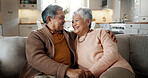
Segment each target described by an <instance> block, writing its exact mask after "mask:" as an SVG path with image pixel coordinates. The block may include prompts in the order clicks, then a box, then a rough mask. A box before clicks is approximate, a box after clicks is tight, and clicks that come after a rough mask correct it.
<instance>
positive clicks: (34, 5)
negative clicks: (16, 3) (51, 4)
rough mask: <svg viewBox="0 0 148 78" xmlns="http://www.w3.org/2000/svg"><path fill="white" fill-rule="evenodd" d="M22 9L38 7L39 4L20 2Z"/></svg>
mask: <svg viewBox="0 0 148 78" xmlns="http://www.w3.org/2000/svg"><path fill="white" fill-rule="evenodd" d="M20 9H37V4H20Z"/></svg>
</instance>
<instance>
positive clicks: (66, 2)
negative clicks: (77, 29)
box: [38, 0, 87, 20]
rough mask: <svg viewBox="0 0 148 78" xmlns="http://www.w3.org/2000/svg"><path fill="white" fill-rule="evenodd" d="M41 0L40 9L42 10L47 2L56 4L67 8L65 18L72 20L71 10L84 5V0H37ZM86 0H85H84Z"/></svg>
mask: <svg viewBox="0 0 148 78" xmlns="http://www.w3.org/2000/svg"><path fill="white" fill-rule="evenodd" d="M38 1H41V6H40V8H41V11H43V10H44V9H45V8H46V7H47V6H48V5H49V4H57V5H59V6H61V7H63V10H65V9H67V10H68V13H67V14H66V15H65V19H66V20H72V15H73V12H74V11H76V10H77V9H78V8H80V7H84V0H38ZM85 1H87V0H85Z"/></svg>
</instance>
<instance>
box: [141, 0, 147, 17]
mask: <svg viewBox="0 0 148 78" xmlns="http://www.w3.org/2000/svg"><path fill="white" fill-rule="evenodd" d="M147 3H148V0H140V16H148V9H147V7H148V5H147Z"/></svg>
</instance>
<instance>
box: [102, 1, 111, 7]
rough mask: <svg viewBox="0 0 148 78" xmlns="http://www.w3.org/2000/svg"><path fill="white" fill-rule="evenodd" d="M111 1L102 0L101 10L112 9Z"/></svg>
mask: <svg viewBox="0 0 148 78" xmlns="http://www.w3.org/2000/svg"><path fill="white" fill-rule="evenodd" d="M112 8H113V0H102V9H112Z"/></svg>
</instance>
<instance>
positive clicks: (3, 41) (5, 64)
mask: <svg viewBox="0 0 148 78" xmlns="http://www.w3.org/2000/svg"><path fill="white" fill-rule="evenodd" d="M25 41H26V38H24V37H0V78H16V77H17V76H18V74H19V72H20V70H21V67H22V65H23V63H24V61H25Z"/></svg>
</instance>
